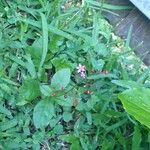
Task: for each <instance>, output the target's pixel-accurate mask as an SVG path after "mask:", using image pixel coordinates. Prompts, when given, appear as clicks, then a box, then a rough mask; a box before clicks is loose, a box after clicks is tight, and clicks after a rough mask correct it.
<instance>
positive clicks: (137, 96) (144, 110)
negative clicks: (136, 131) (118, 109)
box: [119, 88, 150, 128]
mask: <svg viewBox="0 0 150 150" xmlns="http://www.w3.org/2000/svg"><path fill="white" fill-rule="evenodd" d="M119 99H120V100H121V102H122V103H123V106H124V108H125V109H126V111H127V112H128V113H129V114H130V115H132V116H134V117H135V118H136V119H137V120H138V121H139V122H140V123H142V124H144V125H145V126H147V127H149V128H150V117H149V115H150V89H146V88H134V89H129V90H126V91H125V92H123V93H121V94H119Z"/></svg>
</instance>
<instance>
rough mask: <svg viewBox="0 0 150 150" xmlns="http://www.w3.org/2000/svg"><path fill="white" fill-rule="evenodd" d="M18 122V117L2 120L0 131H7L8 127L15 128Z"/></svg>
mask: <svg viewBox="0 0 150 150" xmlns="http://www.w3.org/2000/svg"><path fill="white" fill-rule="evenodd" d="M17 124H18V121H17V119H16V118H14V119H12V120H8V121H6V122H1V123H0V131H5V130H7V129H10V128H13V127H15V126H16V125H17Z"/></svg>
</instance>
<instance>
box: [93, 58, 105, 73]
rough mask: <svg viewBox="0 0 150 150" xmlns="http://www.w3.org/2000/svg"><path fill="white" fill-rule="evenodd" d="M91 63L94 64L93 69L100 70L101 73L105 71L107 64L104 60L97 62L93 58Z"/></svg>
mask: <svg viewBox="0 0 150 150" xmlns="http://www.w3.org/2000/svg"><path fill="white" fill-rule="evenodd" d="M91 62H92V66H93V69H94V70H99V71H101V70H102V69H103V67H104V64H105V62H104V60H102V59H99V60H96V59H94V58H91Z"/></svg>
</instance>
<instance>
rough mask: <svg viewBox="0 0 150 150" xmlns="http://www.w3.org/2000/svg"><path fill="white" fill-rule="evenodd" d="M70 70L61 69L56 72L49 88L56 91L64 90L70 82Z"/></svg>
mask: <svg viewBox="0 0 150 150" xmlns="http://www.w3.org/2000/svg"><path fill="white" fill-rule="evenodd" d="M70 76H71V72H70V69H67V68H66V69H61V70H59V71H57V72H56V73H55V74H54V76H53V77H52V81H51V86H52V87H53V88H55V89H56V90H61V89H62V88H65V87H66V86H67V85H68V84H69V82H70Z"/></svg>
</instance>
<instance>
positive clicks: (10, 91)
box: [0, 0, 150, 150]
mask: <svg viewBox="0 0 150 150" xmlns="http://www.w3.org/2000/svg"><path fill="white" fill-rule="evenodd" d="M0 4H1V5H0V8H1V9H0V16H1V19H0V24H1V26H0V149H2V150H22V149H33V150H39V149H43V150H51V149H52V150H53V149H54V150H59V149H71V150H82V149H83V150H96V149H102V150H113V149H115V150H120V149H126V150H129V149H132V150H135V149H136V150H138V149H144V150H148V149H149V144H150V140H149V135H150V134H149V129H148V128H147V127H149V126H148V125H149V124H148V123H147V122H148V121H149V120H148V121H147V120H146V121H144V122H143V117H142V114H144V115H147V112H145V111H143V112H142V111H141V113H142V114H141V116H140V118H138V117H139V116H137V113H136V114H132V111H131V110H134V108H136V107H134V103H133V104H132V105H131V108H130V107H128V106H129V104H130V101H129V102H128V103H126V101H128V98H127V100H124V99H125V98H126V97H125V96H126V95H124V94H123V93H122V92H123V91H125V90H126V89H129V92H130V89H132V88H137V87H143V88H149V87H150V86H149V79H150V78H149V69H148V68H147V67H145V66H144V65H143V64H142V62H141V61H140V60H139V58H137V57H136V56H135V55H134V53H133V51H132V49H130V47H129V45H130V38H131V33H132V26H131V28H130V29H129V34H128V36H127V39H126V41H123V40H122V39H120V38H119V37H117V36H115V35H114V33H113V27H112V26H111V25H110V24H109V23H108V22H107V20H106V19H105V17H104V16H103V15H102V13H101V12H102V11H108V12H110V13H111V12H112V10H122V9H130V7H128V6H125V7H122V6H112V5H110V4H107V3H105V2H101V3H100V2H98V1H92V0H85V1H73V0H72V1H66V0H61V1H60V0H54V1H47V0H32V1H31V0H22V1H20V0H13V1H0ZM112 13H113V12H112ZM79 64H80V67H83V68H82V70H77V67H79ZM80 69H81V68H80ZM83 74H84V75H85V78H84V77H82V76H81V75H83ZM134 91H136V93H134V94H135V95H138V93H137V90H135V89H134ZM125 92H126V91H125ZM138 92H140V91H138ZM143 92H145V90H143ZM148 92H149V91H147V90H146V93H147V95H148ZM120 93H121V95H120ZM131 93H132V91H131ZM131 93H129V94H131ZM134 94H133V95H134ZM140 94H141V93H140ZM140 94H139V95H140ZM118 95H119V97H120V99H119V98H118ZM131 95H132V94H131ZM147 95H146V96H147ZM140 96H141V95H140ZM148 96H149V95H148ZM127 97H128V95H127ZM141 97H144V96H143V95H142V96H141ZM135 98H136V96H135ZM146 99H147V97H146ZM120 100H121V101H120ZM133 101H134V98H133ZM122 103H123V104H124V107H123V105H122ZM135 104H136V101H135ZM140 104H141V103H140ZM147 105H149V104H147ZM138 106H139V105H138ZM142 106H143V107H144V106H145V105H142ZM139 107H140V106H139ZM143 107H140V108H139V109H137V110H142V109H143ZM124 108H125V109H126V111H127V112H126V111H125V109H124ZM144 108H145V107H144ZM146 109H147V110H148V108H146ZM137 110H136V111H137ZM128 113H129V114H128ZM139 113H140V112H138V114H139ZM134 117H135V118H136V119H137V120H139V121H140V122H141V123H142V124H141V123H140V122H138V121H137V120H135V118H134ZM143 124H144V125H145V126H144V125H143ZM146 126H147V127H146Z"/></svg>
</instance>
